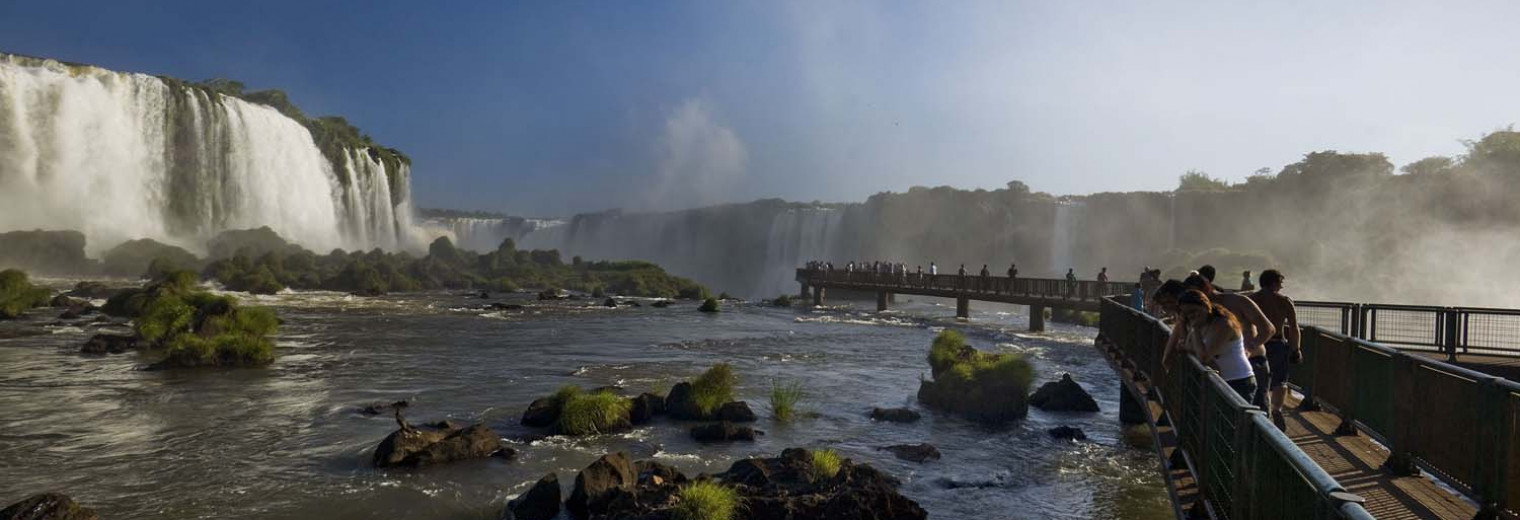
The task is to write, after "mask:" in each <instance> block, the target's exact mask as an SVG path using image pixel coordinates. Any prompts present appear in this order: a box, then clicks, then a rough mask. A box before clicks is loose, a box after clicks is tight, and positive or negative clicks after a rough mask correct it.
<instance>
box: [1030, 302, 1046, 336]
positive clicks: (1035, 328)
mask: <svg viewBox="0 0 1520 520" xmlns="http://www.w3.org/2000/svg"><path fill="white" fill-rule="evenodd" d="M1029 332H1045V306H1044V305H1030V306H1029Z"/></svg>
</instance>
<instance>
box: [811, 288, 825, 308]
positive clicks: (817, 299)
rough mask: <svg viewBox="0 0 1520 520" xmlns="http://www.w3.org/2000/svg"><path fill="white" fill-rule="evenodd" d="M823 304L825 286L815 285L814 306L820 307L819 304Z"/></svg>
mask: <svg viewBox="0 0 1520 520" xmlns="http://www.w3.org/2000/svg"><path fill="white" fill-rule="evenodd" d="M821 305H823V288H822V287H814V288H813V306H814V307H818V306H821Z"/></svg>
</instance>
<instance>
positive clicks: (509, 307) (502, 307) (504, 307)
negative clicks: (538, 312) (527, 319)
mask: <svg viewBox="0 0 1520 520" xmlns="http://www.w3.org/2000/svg"><path fill="white" fill-rule="evenodd" d="M524 307H525V306H524V305H523V304H520V303H501V302H496V303H493V304H491V305H489V306H487V307H486V308H487V309H492V310H498V311H516V310H522V309H523V308H524Z"/></svg>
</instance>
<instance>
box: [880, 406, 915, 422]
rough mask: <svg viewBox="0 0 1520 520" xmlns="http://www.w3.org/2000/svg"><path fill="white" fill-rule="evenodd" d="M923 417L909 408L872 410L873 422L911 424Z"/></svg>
mask: <svg viewBox="0 0 1520 520" xmlns="http://www.w3.org/2000/svg"><path fill="white" fill-rule="evenodd" d="M920 417H921V416H920V415H918V412H915V411H913V410H910V409H907V408H872V409H871V420H874V421H886V422H895V423H910V422H914V421H917V420H918V419H919V418H920Z"/></svg>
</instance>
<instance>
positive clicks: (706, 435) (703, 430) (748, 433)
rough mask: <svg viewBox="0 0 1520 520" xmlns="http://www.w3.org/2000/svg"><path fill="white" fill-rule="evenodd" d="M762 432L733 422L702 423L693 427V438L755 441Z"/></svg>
mask: <svg viewBox="0 0 1520 520" xmlns="http://www.w3.org/2000/svg"><path fill="white" fill-rule="evenodd" d="M761 433H762V432H759V431H757V430H755V429H754V428H750V427H748V426H740V425H737V424H734V423H731V422H718V423H711V424H701V425H697V426H693V427H692V428H691V438H692V439H695V440H696V441H697V442H728V441H753V440H755V437H756V436H757V435H760V434H761Z"/></svg>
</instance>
